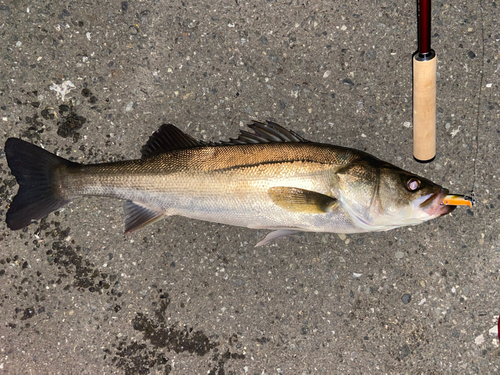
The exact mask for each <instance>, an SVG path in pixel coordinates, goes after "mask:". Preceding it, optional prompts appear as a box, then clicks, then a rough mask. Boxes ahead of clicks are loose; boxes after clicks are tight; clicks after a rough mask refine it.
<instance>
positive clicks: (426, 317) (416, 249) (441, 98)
mask: <svg viewBox="0 0 500 375" xmlns="http://www.w3.org/2000/svg"><path fill="white" fill-rule="evenodd" d="M432 13H433V32H432V35H433V37H432V40H433V44H432V46H433V48H434V49H435V50H436V52H437V54H438V57H439V63H438V94H437V97H438V103H437V105H438V114H437V117H438V155H437V157H436V160H435V161H434V162H432V163H430V164H426V165H423V164H418V163H416V162H415V161H414V160H413V159H412V152H411V148H412V129H411V121H412V115H411V114H412V78H411V56H412V53H413V52H414V51H415V49H416V5H415V2H414V1H413V2H407V1H402V0H397V1H396V0H387V1H376V2H375V1H356V2H344V1H323V2H320V1H311V2H309V1H305V2H303V1H295V0H293V1H291V2H286V3H285V2H282V1H272V0H268V1H259V2H246V1H243V0H231V1H219V2H216V4H215V3H214V2H213V1H207V0H201V1H199V2H190V1H150V0H146V1H140V2H139V1H110V0H99V1H71V2H67V1H47V0H39V1H24V0H11V1H9V0H7V1H6V0H3V1H0V35H1V39H2V46H1V49H2V53H1V54H0V107H1V109H0V115H1V116H0V117H1V118H0V124H1V128H0V144H1V145H3V144H4V143H5V140H6V139H7V138H8V137H20V138H23V139H25V140H28V141H30V142H32V143H35V144H37V145H43V147H45V148H46V149H47V150H49V151H53V152H58V154H59V155H61V156H64V157H67V158H70V159H72V160H75V161H79V162H85V163H95V162H101V161H112V160H120V159H133V158H138V157H140V148H141V146H142V145H143V144H144V143H145V142H146V140H147V139H148V137H149V135H150V134H151V133H152V132H153V131H154V130H156V129H157V128H158V127H159V125H160V124H162V123H164V122H170V123H173V124H176V125H177V126H178V127H179V128H181V129H183V130H185V131H186V132H187V133H189V134H191V135H193V136H195V137H197V138H200V139H206V140H219V139H227V138H228V137H235V136H236V135H237V134H238V131H239V130H240V129H241V128H242V127H243V126H244V125H245V124H247V123H249V122H250V121H251V120H253V119H259V120H266V119H274V120H275V121H276V122H278V123H280V124H282V125H285V126H286V127H288V128H290V129H293V130H295V131H296V132H298V133H300V134H301V135H303V136H305V137H306V138H308V139H311V140H314V141H319V142H327V143H334V144H340V145H344V146H350V147H355V148H358V149H362V150H366V151H367V152H369V153H372V154H374V155H375V156H377V157H379V158H381V159H383V160H386V161H389V162H392V163H394V164H396V165H398V166H400V167H403V168H404V169H407V170H410V171H412V172H415V173H418V174H420V175H423V176H426V177H428V178H429V179H431V180H433V181H435V182H436V183H439V184H442V185H443V186H445V187H448V188H450V190H452V191H453V192H455V193H459V194H464V193H468V192H470V191H471V189H472V187H473V186H474V191H475V194H476V198H477V201H478V203H477V206H476V207H474V208H473V209H467V208H464V207H459V208H457V209H456V210H455V212H454V213H453V214H452V215H448V216H446V217H443V218H440V219H437V220H434V221H431V222H428V223H425V224H423V225H420V226H417V227H412V228H402V229H397V230H393V231H389V232H384V233H373V234H359V235H348V236H344V235H337V234H325V233H317V234H316V233H309V234H301V235H296V236H291V237H287V238H284V239H280V240H278V241H276V242H274V243H272V244H271V245H269V246H265V247H261V248H255V247H254V245H255V244H256V243H257V242H258V241H259V240H260V239H262V237H263V236H265V234H266V233H267V231H256V230H250V229H244V228H238V227H230V226H224V225H219V224H212V223H207V222H200V221H194V220H189V219H185V218H182V217H171V218H168V219H166V220H164V221H162V222H158V223H155V224H153V225H151V226H148V227H146V228H144V229H142V230H140V231H138V232H134V233H133V234H130V235H124V234H123V219H122V208H121V205H122V203H121V202H120V201H117V200H113V199H106V198H102V199H98V198H85V199H79V200H76V201H75V202H73V203H72V204H71V205H69V206H67V207H66V208H64V209H63V210H60V211H59V212H57V213H54V214H51V215H49V216H48V217H47V218H46V219H43V220H41V221H39V222H38V223H35V224H32V225H30V226H29V227H28V228H27V229H25V230H21V231H16V232H14V231H10V230H9V229H8V228H7V226H6V224H5V220H4V218H5V213H6V211H7V208H8V207H9V203H10V202H11V199H12V198H13V196H14V195H15V193H16V191H17V185H16V183H15V179H14V177H13V176H12V175H11V174H10V170H9V168H8V166H7V160H6V158H5V153H4V151H3V148H2V149H1V150H0V178H1V180H0V216H1V217H2V221H1V223H0V316H1V317H2V318H1V324H0V373H2V374H245V373H248V374H366V373H390V374H398V373H399V374H406V373H408V374H420V373H422V374H431V373H433V374H446V373H450V374H475V373H480V374H487V373H491V374H493V373H498V372H499V371H500V358H499V355H500V350H499V341H498V337H497V333H496V328H495V327H496V325H497V320H498V316H499V314H500V305H499V288H500V273H499V269H500V253H499V251H500V247H499V229H500V225H499V221H498V207H499V206H500V202H499V199H500V181H499V179H500V170H499V168H498V149H499V147H500V145H499V132H500V128H499V121H500V100H499V85H500V80H499V76H500V74H499V72H500V52H499V51H500V28H499V27H498V19H500V4H498V3H496V2H493V1H477V0H476V1H464V0H461V1H434V2H433V10H432ZM66 81H70V82H71V83H72V84H73V86H74V88H72V89H71V90H70V91H69V92H68V91H66V92H61V90H62V89H63V82H66ZM68 85H69V84H68ZM69 88H71V85H70V87H69ZM62 94H64V97H63V95H62Z"/></svg>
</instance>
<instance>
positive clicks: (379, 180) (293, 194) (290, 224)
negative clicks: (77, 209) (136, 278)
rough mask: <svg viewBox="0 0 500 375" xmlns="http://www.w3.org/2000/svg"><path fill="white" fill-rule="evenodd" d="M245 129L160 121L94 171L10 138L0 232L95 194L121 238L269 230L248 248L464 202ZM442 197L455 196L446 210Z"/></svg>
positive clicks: (341, 152)
mask: <svg viewBox="0 0 500 375" xmlns="http://www.w3.org/2000/svg"><path fill="white" fill-rule="evenodd" d="M248 127H249V128H250V130H251V131H246V130H241V131H240V134H239V136H238V137H237V138H229V140H226V141H219V142H207V141H202V140H197V139H195V138H193V137H192V136H190V135H188V134H186V133H184V132H183V131H181V130H180V129H179V128H177V127H176V126H174V125H172V124H163V125H162V126H161V127H160V128H159V129H158V130H157V131H156V132H154V133H153V135H151V136H150V138H149V140H148V141H147V143H146V144H145V145H144V146H143V147H142V149H141V154H142V157H141V158H140V159H137V160H125V161H117V162H109V163H100V164H80V163H75V162H73V161H69V160H66V159H64V158H61V157H59V156H57V155H55V154H53V153H50V152H49V151H46V150H44V149H42V148H40V147H38V146H36V145H33V144H31V143H28V142H26V141H23V140H21V139H18V138H9V139H8V140H7V141H6V144H5V154H6V156H7V162H8V165H9V168H10V169H11V171H12V174H13V175H14V177H15V178H16V181H17V183H18V185H19V189H18V192H17V195H16V196H15V197H14V199H13V200H12V202H11V204H10V207H9V209H8V211H7V215H6V223H7V226H8V227H9V228H10V229H12V230H18V229H22V228H24V227H26V226H28V225H30V224H31V223H32V222H33V221H36V220H39V219H41V218H43V217H45V216H47V215H48V214H50V213H51V212H53V211H56V210H58V209H60V208H61V207H63V206H65V205H66V204H68V203H70V202H71V201H73V200H74V199H76V198H80V197H85V196H101V197H111V198H118V199H122V200H124V203H123V208H124V216H125V233H130V232H132V231H135V230H138V229H140V228H143V227H144V226H146V225H149V224H151V223H153V222H156V221H157V220H159V219H161V218H164V217H166V216H172V215H180V216H185V217H187V218H191V219H198V220H205V221H210V222H216V223H221V224H228V225H235V226H240V227H246V228H252V229H266V230H272V232H270V233H269V234H268V235H267V236H266V237H265V238H264V239H263V240H261V241H260V242H258V243H257V245H256V246H262V245H265V244H267V243H269V242H271V241H273V240H275V239H277V238H280V237H284V236H288V235H291V234H294V233H298V232H330V233H363V232H376V231H387V230H390V229H395V228H399V227H403V226H409V225H417V224H420V223H423V222H425V221H428V220H431V219H434V218H437V217H439V216H443V215H446V214H448V213H450V212H452V211H453V210H454V209H455V208H456V206H457V205H458V204H460V203H459V202H460V199H461V198H460V197H463V196H459V195H453V196H450V195H449V191H448V190H447V189H445V188H443V187H441V186H440V185H437V184H435V183H433V182H432V181H430V180H429V179H426V178H424V177H420V176H417V175H415V174H413V173H410V172H407V171H405V170H403V169H401V168H398V167H396V166H394V165H392V164H390V163H387V162H385V161H382V160H380V159H378V158H376V157H374V156H372V155H370V154H368V153H366V152H363V151H360V150H356V149H352V148H348V147H342V146H335V145H331V144H326V143H317V142H311V141H308V140H306V139H305V138H303V137H302V136H300V135H299V134H297V133H296V132H294V131H292V130H287V129H285V128H283V127H281V126H280V125H278V124H276V123H274V122H272V121H267V122H265V123H264V122H253V123H252V124H250V125H248ZM446 197H454V198H453V199H449V200H448V201H447V203H448V204H445V203H444V201H445V198H446ZM462 201H464V200H463V199H462ZM450 202H451V203H450ZM453 202H458V203H453Z"/></svg>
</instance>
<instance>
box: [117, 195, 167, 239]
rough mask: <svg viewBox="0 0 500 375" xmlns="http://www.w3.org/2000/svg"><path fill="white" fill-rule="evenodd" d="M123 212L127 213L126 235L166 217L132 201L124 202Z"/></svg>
mask: <svg viewBox="0 0 500 375" xmlns="http://www.w3.org/2000/svg"><path fill="white" fill-rule="evenodd" d="M123 211H124V212H125V233H130V232H132V231H134V230H137V229H140V228H143V227H145V226H146V225H148V224H151V223H154V222H155V221H156V220H160V219H161V218H162V217H163V216H165V214H164V213H163V212H160V211H155V210H152V209H150V208H149V207H145V206H141V205H140V204H138V203H136V202H132V201H125V202H124V204H123Z"/></svg>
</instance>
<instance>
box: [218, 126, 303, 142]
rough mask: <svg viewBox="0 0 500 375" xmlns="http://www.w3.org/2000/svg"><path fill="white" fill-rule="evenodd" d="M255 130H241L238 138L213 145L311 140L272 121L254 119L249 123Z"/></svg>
mask: <svg viewBox="0 0 500 375" xmlns="http://www.w3.org/2000/svg"><path fill="white" fill-rule="evenodd" d="M248 127H249V128H250V129H252V130H253V131H254V132H253V133H250V132H247V131H245V130H240V136H239V137H238V138H230V139H229V141H220V142H217V143H213V145H223V146H231V145H247V144H252V143H281V142H309V141H308V140H306V139H304V138H302V137H301V136H300V135H298V134H297V133H295V132H294V131H292V130H287V129H285V128H284V127H282V126H280V125H278V124H276V123H274V122H272V121H266V123H265V124H264V123H262V122H258V121H254V122H253V123H252V124H250V125H248Z"/></svg>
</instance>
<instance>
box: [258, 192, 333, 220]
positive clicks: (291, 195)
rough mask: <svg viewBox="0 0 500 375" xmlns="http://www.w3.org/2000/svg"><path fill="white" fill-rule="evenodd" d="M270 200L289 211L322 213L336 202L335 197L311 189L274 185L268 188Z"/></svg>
mask: <svg viewBox="0 0 500 375" xmlns="http://www.w3.org/2000/svg"><path fill="white" fill-rule="evenodd" d="M268 194H269V197H270V198H271V199H272V201H273V202H274V203H275V204H276V205H278V206H280V207H281V208H284V209H285V210H287V211H291V212H301V213H305V214H324V213H326V212H327V211H329V210H331V209H332V207H333V206H334V205H335V204H336V203H337V199H336V198H332V197H330V196H328V195H325V194H321V193H317V192H315V191H311V190H305V189H301V188H295V187H288V186H275V187H272V188H270V189H269V190H268Z"/></svg>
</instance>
